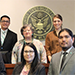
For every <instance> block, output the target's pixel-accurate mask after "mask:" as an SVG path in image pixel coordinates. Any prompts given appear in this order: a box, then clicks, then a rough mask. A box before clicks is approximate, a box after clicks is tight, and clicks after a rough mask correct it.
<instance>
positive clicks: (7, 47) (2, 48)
mask: <svg viewBox="0 0 75 75" xmlns="http://www.w3.org/2000/svg"><path fill="white" fill-rule="evenodd" d="M0 25H1V28H0V52H1V53H2V56H3V61H4V63H11V51H12V48H13V46H14V44H15V43H16V42H17V34H16V33H14V32H12V31H11V30H9V29H8V27H9V25H10V17H8V16H7V15H3V16H1V18H0Z"/></svg>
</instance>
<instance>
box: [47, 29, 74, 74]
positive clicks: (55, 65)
mask: <svg viewBox="0 0 75 75" xmlns="http://www.w3.org/2000/svg"><path fill="white" fill-rule="evenodd" d="M58 38H59V44H60V46H61V47H62V51H61V52H59V53H56V54H54V55H52V60H51V62H50V66H49V71H48V75H75V48H74V47H73V42H74V37H73V33H72V31H71V30H70V29H67V28H64V29H62V30H61V31H60V32H59V34H58Z"/></svg>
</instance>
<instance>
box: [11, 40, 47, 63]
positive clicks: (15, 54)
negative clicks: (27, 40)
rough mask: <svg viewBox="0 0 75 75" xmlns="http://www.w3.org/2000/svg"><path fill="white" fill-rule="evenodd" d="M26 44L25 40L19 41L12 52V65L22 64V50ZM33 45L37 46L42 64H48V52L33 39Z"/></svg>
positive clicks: (40, 43)
mask: <svg viewBox="0 0 75 75" xmlns="http://www.w3.org/2000/svg"><path fill="white" fill-rule="evenodd" d="M23 44H24V39H22V40H20V41H18V42H17V43H16V44H15V46H14V48H13V50H12V58H11V62H12V64H16V63H17V62H21V50H22V47H23ZM33 44H34V45H35V46H36V48H37V51H38V57H39V60H40V62H41V63H47V57H46V50H45V48H44V46H43V44H42V42H40V41H39V40H36V39H33Z"/></svg>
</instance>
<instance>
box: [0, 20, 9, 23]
mask: <svg viewBox="0 0 75 75" xmlns="http://www.w3.org/2000/svg"><path fill="white" fill-rule="evenodd" d="M1 22H2V23H4V22H6V23H9V21H5V20H3V21H1Z"/></svg>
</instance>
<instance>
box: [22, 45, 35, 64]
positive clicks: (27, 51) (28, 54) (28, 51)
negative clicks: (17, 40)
mask: <svg viewBox="0 0 75 75" xmlns="http://www.w3.org/2000/svg"><path fill="white" fill-rule="evenodd" d="M23 56H24V59H25V60H26V62H30V63H31V62H32V61H33V59H34V57H35V52H34V50H33V49H32V48H31V47H30V46H25V48H24V52H23Z"/></svg>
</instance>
